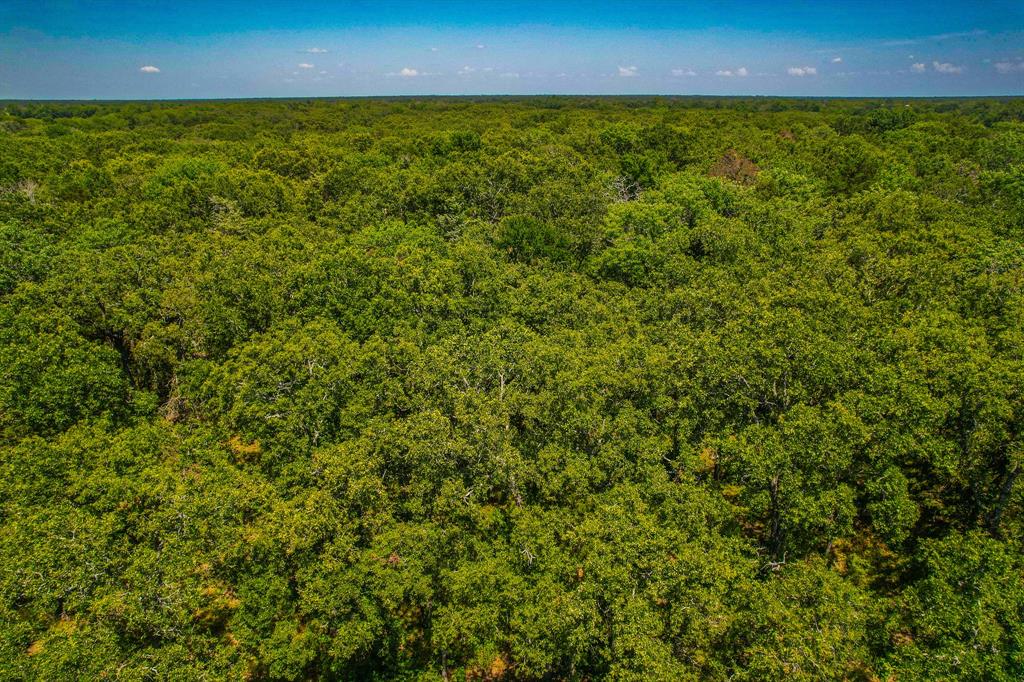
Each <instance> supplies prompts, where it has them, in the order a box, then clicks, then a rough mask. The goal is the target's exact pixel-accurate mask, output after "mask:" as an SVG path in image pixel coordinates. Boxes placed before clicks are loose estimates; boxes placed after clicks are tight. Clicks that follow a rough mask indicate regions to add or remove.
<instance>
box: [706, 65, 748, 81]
mask: <svg viewBox="0 0 1024 682" xmlns="http://www.w3.org/2000/svg"><path fill="white" fill-rule="evenodd" d="M749 74H750V72H749V71H747V67H745V66H741V67H740V68H738V69H736V70H735V71H733V70H732V69H723V70H721V71H715V75H716V76H724V77H725V78H732V77H733V76H739V77H740V78H743V77H745V76H747V75H749Z"/></svg>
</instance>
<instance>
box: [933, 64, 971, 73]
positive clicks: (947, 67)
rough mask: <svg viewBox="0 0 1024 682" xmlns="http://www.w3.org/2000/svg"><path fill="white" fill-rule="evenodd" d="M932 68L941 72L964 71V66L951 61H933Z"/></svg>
mask: <svg viewBox="0 0 1024 682" xmlns="http://www.w3.org/2000/svg"><path fill="white" fill-rule="evenodd" d="M932 68H934V69H935V70H936V71H938V72H939V73H963V72H964V67H962V66H957V65H956V64H950V63H949V62H932Z"/></svg>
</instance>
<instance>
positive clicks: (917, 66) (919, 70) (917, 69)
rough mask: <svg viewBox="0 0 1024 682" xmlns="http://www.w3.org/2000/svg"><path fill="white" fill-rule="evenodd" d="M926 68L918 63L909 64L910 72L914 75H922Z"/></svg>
mask: <svg viewBox="0 0 1024 682" xmlns="http://www.w3.org/2000/svg"><path fill="white" fill-rule="evenodd" d="M927 68H928V67H927V66H925V65H924V64H920V63H918V64H911V65H910V70H911V71H913V72H914V73H924V71H925V69H927Z"/></svg>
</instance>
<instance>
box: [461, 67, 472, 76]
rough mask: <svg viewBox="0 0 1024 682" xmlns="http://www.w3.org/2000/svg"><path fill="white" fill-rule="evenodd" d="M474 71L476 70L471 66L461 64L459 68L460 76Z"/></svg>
mask: <svg viewBox="0 0 1024 682" xmlns="http://www.w3.org/2000/svg"><path fill="white" fill-rule="evenodd" d="M474 71H476V69H474V68H473V67H472V66H463V67H462V68H461V69H459V75H460V76H468V75H469V74H471V73H473V72H474Z"/></svg>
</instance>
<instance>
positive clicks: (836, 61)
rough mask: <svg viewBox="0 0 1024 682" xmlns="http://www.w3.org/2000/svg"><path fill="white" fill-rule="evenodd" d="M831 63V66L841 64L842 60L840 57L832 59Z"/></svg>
mask: <svg viewBox="0 0 1024 682" xmlns="http://www.w3.org/2000/svg"><path fill="white" fill-rule="evenodd" d="M832 63H833V64H842V63H843V58H842V57H832Z"/></svg>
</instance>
